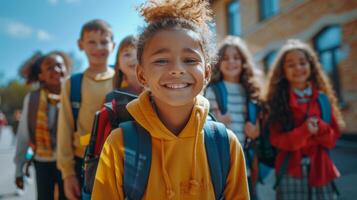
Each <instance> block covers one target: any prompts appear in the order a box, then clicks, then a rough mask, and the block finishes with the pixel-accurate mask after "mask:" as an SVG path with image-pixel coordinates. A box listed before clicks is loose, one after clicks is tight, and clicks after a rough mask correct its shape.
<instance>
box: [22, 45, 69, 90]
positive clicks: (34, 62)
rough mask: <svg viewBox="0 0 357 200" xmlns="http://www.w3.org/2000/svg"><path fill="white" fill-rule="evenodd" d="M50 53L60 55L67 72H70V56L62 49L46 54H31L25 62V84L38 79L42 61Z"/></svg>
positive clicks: (50, 54)
mask: <svg viewBox="0 0 357 200" xmlns="http://www.w3.org/2000/svg"><path fill="white" fill-rule="evenodd" d="M52 55H58V56H60V57H62V59H63V61H64V64H65V67H66V70H67V72H68V74H70V72H71V70H72V60H71V59H70V57H69V56H68V55H67V54H66V53H64V52H63V51H51V52H49V53H48V54H45V55H43V54H35V55H33V56H32V57H31V58H30V59H29V60H28V61H27V62H26V63H27V65H28V66H27V68H28V69H27V70H28V72H27V75H26V76H25V78H26V83H27V84H32V83H34V82H37V81H39V74H40V73H41V64H42V62H43V61H44V60H45V59H46V58H48V57H49V56H52Z"/></svg>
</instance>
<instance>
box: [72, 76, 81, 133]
mask: <svg viewBox="0 0 357 200" xmlns="http://www.w3.org/2000/svg"><path fill="white" fill-rule="evenodd" d="M82 80H83V73H77V74H74V75H72V76H71V78H70V82H71V88H70V96H69V99H70V102H71V109H72V115H73V124H74V131H77V119H78V114H79V108H80V107H81V100H82V97H81V96H82Z"/></svg>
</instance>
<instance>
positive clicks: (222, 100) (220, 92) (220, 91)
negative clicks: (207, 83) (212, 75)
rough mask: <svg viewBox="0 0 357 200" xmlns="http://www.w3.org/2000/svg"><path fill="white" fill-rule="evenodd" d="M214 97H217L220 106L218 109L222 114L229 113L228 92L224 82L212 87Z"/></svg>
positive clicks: (214, 84)
mask: <svg viewBox="0 0 357 200" xmlns="http://www.w3.org/2000/svg"><path fill="white" fill-rule="evenodd" d="M211 88H212V90H213V93H214V95H215V96H216V101H217V104H218V108H219V110H220V111H221V113H222V114H226V113H227V105H228V92H227V88H226V86H225V85H224V83H223V82H222V81H220V82H217V83H213V84H212V85H211Z"/></svg>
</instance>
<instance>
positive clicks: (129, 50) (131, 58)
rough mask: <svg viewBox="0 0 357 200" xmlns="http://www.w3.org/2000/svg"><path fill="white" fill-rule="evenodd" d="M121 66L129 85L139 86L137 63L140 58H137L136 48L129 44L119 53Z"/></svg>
mask: <svg viewBox="0 0 357 200" xmlns="http://www.w3.org/2000/svg"><path fill="white" fill-rule="evenodd" d="M118 60H119V68H120V70H121V71H122V72H123V73H124V74H125V78H126V80H127V81H128V83H129V85H132V84H134V86H135V87H136V86H139V82H138V81H137V78H136V70H135V69H136V65H137V64H138V60H137V58H136V48H135V47H132V46H128V47H126V48H124V49H123V50H122V51H121V52H120V54H119V58H118Z"/></svg>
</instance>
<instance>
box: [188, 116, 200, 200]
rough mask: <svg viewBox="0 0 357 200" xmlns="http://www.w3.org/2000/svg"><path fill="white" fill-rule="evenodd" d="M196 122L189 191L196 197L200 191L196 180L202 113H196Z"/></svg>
mask: <svg viewBox="0 0 357 200" xmlns="http://www.w3.org/2000/svg"><path fill="white" fill-rule="evenodd" d="M195 114H196V121H197V123H198V124H197V126H195V141H194V146H193V152H192V154H193V155H192V171H191V179H190V182H189V184H190V187H189V191H190V194H191V195H196V194H197V193H198V191H199V182H198V181H197V180H196V168H197V143H198V138H199V137H198V136H199V134H200V133H199V127H200V126H201V120H200V118H201V116H200V114H201V113H200V112H199V111H197V112H196V113H195Z"/></svg>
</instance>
